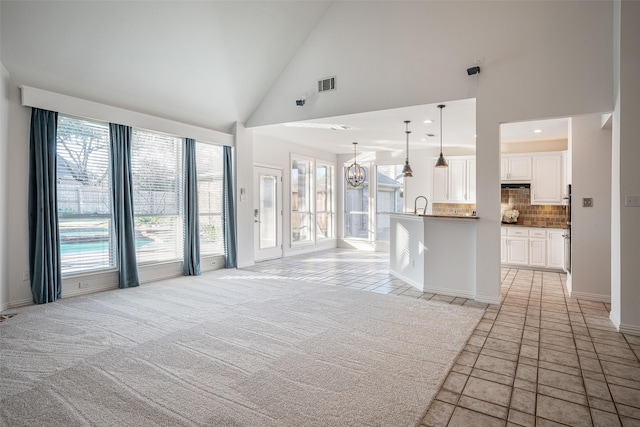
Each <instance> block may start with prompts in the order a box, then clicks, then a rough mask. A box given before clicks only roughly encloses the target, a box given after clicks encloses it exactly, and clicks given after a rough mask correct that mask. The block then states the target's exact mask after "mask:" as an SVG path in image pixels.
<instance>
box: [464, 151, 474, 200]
mask: <svg viewBox="0 0 640 427" xmlns="http://www.w3.org/2000/svg"><path fill="white" fill-rule="evenodd" d="M466 199H467V203H475V202H476V159H469V160H467V197H466Z"/></svg>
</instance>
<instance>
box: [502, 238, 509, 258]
mask: <svg viewBox="0 0 640 427" xmlns="http://www.w3.org/2000/svg"><path fill="white" fill-rule="evenodd" d="M508 251H509V249H508V247H507V238H506V237H505V236H502V237H501V238H500V263H501V264H506V263H507V252H508Z"/></svg>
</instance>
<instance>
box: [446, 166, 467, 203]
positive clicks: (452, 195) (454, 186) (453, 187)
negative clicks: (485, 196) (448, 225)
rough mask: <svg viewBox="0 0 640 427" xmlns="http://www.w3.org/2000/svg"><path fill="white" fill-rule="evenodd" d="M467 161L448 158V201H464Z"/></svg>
mask: <svg viewBox="0 0 640 427" xmlns="http://www.w3.org/2000/svg"><path fill="white" fill-rule="evenodd" d="M466 186H467V161H466V160H465V159H449V198H448V200H449V202H460V203H463V202H466V195H467V192H466Z"/></svg>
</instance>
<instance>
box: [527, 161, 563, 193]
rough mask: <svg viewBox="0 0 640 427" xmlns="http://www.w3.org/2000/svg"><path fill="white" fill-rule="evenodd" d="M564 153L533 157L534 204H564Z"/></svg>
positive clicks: (532, 184) (532, 190) (532, 182)
mask: <svg viewBox="0 0 640 427" xmlns="http://www.w3.org/2000/svg"><path fill="white" fill-rule="evenodd" d="M562 181H563V179H562V153H558V154H550V155H545V156H535V157H534V158H533V180H532V181H531V204H532V205H560V204H562Z"/></svg>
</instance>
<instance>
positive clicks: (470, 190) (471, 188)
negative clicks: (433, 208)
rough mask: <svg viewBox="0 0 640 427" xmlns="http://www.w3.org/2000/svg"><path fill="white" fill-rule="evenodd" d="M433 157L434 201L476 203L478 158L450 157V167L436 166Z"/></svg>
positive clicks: (432, 193)
mask: <svg viewBox="0 0 640 427" xmlns="http://www.w3.org/2000/svg"><path fill="white" fill-rule="evenodd" d="M436 160H437V159H432V161H431V169H432V170H433V172H432V173H433V175H432V192H431V197H432V199H433V200H432V202H434V203H475V202H476V197H475V195H476V159H475V158H474V157H466V156H465V157H449V158H448V159H447V161H448V162H449V167H447V168H436V167H435V163H436Z"/></svg>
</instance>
